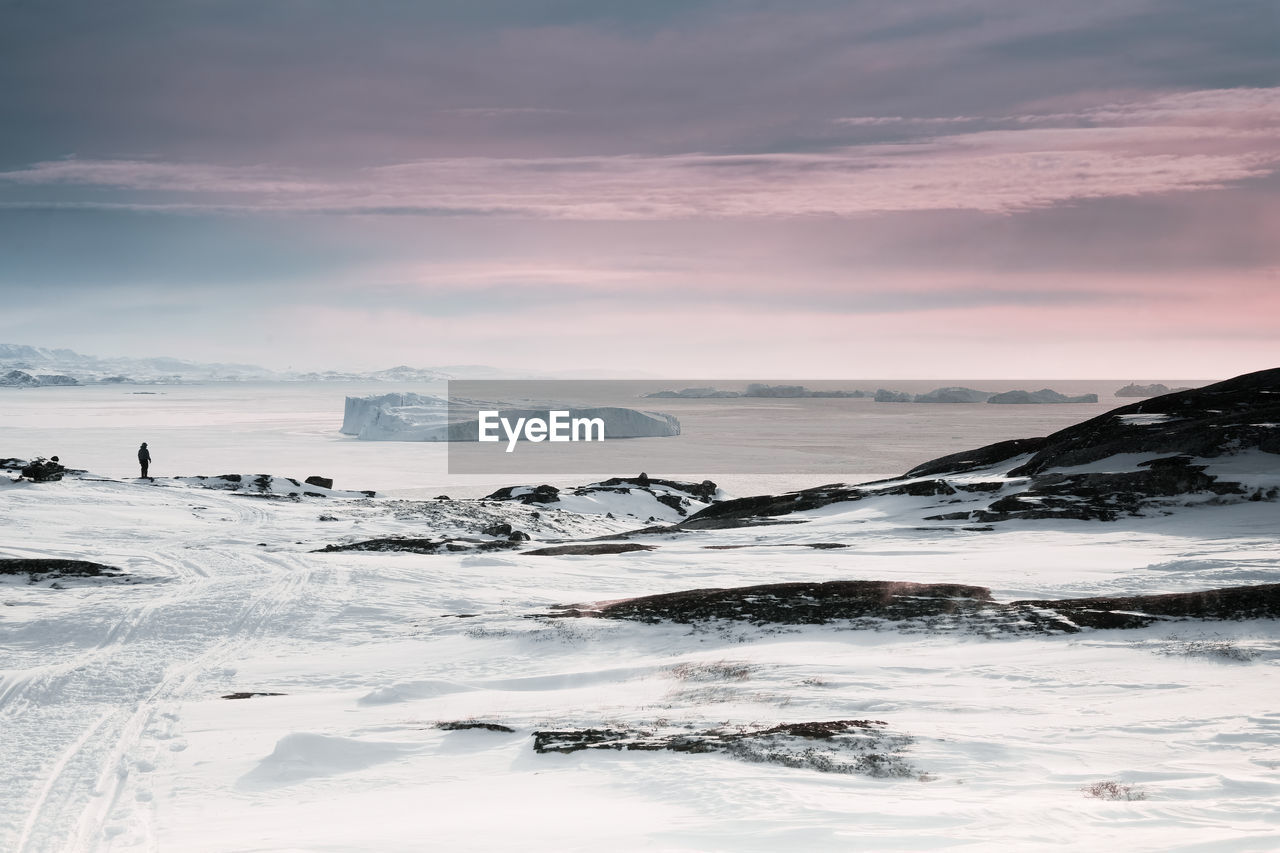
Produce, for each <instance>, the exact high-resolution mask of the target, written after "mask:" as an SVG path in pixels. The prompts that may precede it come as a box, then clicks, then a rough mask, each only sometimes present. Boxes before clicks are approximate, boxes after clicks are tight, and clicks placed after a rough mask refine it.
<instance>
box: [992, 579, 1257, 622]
mask: <svg viewBox="0 0 1280 853" xmlns="http://www.w3.org/2000/svg"><path fill="white" fill-rule="evenodd" d="M1011 606H1014V607H1018V606H1032V607H1044V608H1052V609H1054V610H1056V611H1057V612H1058V613H1061V614H1062V615H1064V616H1066V617H1067V618H1069V619H1070V620H1071V621H1072V622H1074V623H1075V624H1077V625H1080V626H1082V627H1090V628H1140V627H1142V626H1144V625H1149V624H1151V623H1152V622H1156V621H1159V620H1161V619H1167V618H1181V619H1217V620H1227V621H1234V620H1240V619H1276V618H1280V584H1276V583H1273V584H1259V585H1255V586H1233V587H1223V588H1221V589H1207V590H1200V591H1197V592H1175V593H1167V594H1164V595H1128V596H1101V597H1096V598H1072V599H1066V600H1059V601H1015V602H1013V603H1012V605H1011Z"/></svg>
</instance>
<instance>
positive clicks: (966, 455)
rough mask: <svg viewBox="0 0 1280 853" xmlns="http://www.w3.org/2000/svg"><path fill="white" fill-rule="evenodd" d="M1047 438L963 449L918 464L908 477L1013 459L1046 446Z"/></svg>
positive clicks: (909, 472) (1018, 439) (1017, 440)
mask: <svg viewBox="0 0 1280 853" xmlns="http://www.w3.org/2000/svg"><path fill="white" fill-rule="evenodd" d="M1047 441H1048V439H1047V438H1015V439H1012V440H1010V441H997V442H996V443H995V444H988V445H986V446H985V447H979V448H977V449H975V450H962V451H961V452H959V453H950V454H948V455H946V456H939V457H938V458H937V459H931V460H930V461H928V462H926V463H924V464H923V465H917V466H916V467H914V468H912V469H911V470H910V471H908V472H907V473H905V474H903V475H902V476H903V478H904V479H905V478H907V477H936V476H938V475H939V474H955V473H959V472H961V471H972V470H974V469H977V468H986V467H988V466H990V465H995V464H997V463H999V462H1004V461H1005V460H1006V459H1013V458H1014V457H1016V456H1021V455H1022V454H1024V453H1035V452H1036V451H1038V450H1040V448H1042V447H1044V445H1045V442H1047Z"/></svg>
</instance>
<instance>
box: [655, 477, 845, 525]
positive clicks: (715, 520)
mask: <svg viewBox="0 0 1280 853" xmlns="http://www.w3.org/2000/svg"><path fill="white" fill-rule="evenodd" d="M868 494H870V492H869V491H867V490H865V489H862V488H857V487H854V486H843V485H835V486H818V487H816V488H812V489H802V490H801V491H798V492H788V493H787V494H783V495H756V496H754V497H748V498H735V499H733V500H727V501H721V502H719V503H715V504H712V505H711V506H709V507H705V508H704V509H702V510H699V511H698V512H695V513H694V514H693V515H691V516H689V517H688V518H686V519H685V520H684V521H682V522H680V523H679V524H678V525H676V526H677V527H679V528H683V529H686V530H716V529H722V528H727V527H746V526H749V525H751V524H753V523H761V520H762V519H764V518H767V517H772V516H779V515H788V514H790V513H793V512H803V511H805V510H808V509H817V508H818V507H823V506H826V505H827V504H832V503H837V502H840V501H854V500H860V499H862V498H864V497H866V496H867V495H868Z"/></svg>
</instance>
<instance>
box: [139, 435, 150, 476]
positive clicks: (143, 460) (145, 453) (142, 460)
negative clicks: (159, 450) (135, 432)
mask: <svg viewBox="0 0 1280 853" xmlns="http://www.w3.org/2000/svg"><path fill="white" fill-rule="evenodd" d="M138 464H139V465H141V466H142V477H143V479H145V478H146V476H147V468H148V466H150V465H151V451H150V450H147V443H146V442H145V441H144V442H142V446H141V447H139V448H138Z"/></svg>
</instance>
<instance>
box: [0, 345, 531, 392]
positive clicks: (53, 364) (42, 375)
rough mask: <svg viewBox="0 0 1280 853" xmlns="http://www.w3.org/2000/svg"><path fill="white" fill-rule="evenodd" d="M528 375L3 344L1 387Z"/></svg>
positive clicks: (525, 375)
mask: <svg viewBox="0 0 1280 853" xmlns="http://www.w3.org/2000/svg"><path fill="white" fill-rule="evenodd" d="M546 376H547V374H537V373H534V372H533V371H528V370H509V369H504V368H500V367H488V366H486V365H479V364H465V365H450V366H448V367H409V366H407V365H403V364H402V365H398V366H396V367H389V368H387V369H385V370H372V371H341V370H326V371H318V372H300V371H278V370H270V369H268V368H265V367H259V366H258V365H255V364H238V363H220V362H218V363H211V364H206V363H202V362H197V361H186V360H184V359H178V358H167V357H163V356H161V357H153V358H100V357H98V356H92V355H83V354H81V353H78V352H76V351H74V350H69V349H47V348H45V347H34V346H27V345H25V344H0V386H14V387H24V388H29V387H37V386H42V385H133V384H138V385H154V384H175V383H182V382H400V383H411V382H416V383H424V382H441V381H444V380H447V379H532V378H535V377H539V378H545V377H546Z"/></svg>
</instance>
